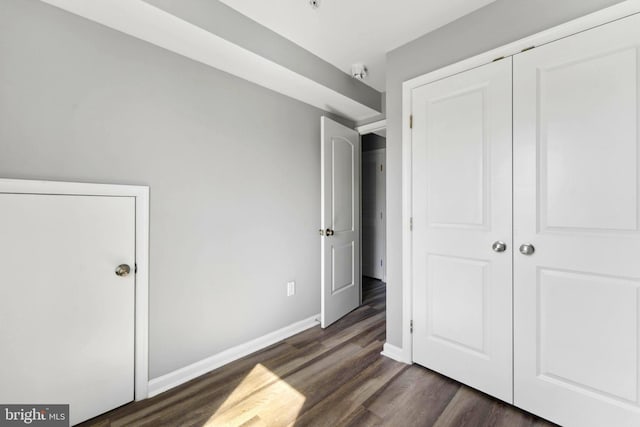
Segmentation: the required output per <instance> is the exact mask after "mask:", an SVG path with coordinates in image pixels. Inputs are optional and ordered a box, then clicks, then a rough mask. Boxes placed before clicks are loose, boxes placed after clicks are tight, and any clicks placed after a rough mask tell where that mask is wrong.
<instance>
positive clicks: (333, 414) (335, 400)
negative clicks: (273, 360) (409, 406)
mask: <svg viewBox="0 0 640 427" xmlns="http://www.w3.org/2000/svg"><path fill="white" fill-rule="evenodd" d="M404 369H407V365H404V364H402V363H399V362H396V361H393V360H391V359H387V358H378V359H377V360H376V361H375V362H373V364H371V365H370V366H369V367H367V368H366V369H365V370H363V371H362V372H361V373H360V374H358V375H356V376H355V377H354V378H352V379H351V380H350V381H348V382H347V383H345V384H344V385H343V386H341V387H340V388H339V389H338V390H336V391H335V392H334V393H332V394H331V395H330V396H329V397H327V398H326V399H324V400H322V401H321V402H320V403H318V404H317V405H315V406H314V407H313V408H311V409H310V410H308V411H306V412H304V413H303V414H302V415H301V416H299V417H298V420H297V421H296V423H295V425H296V426H313V427H322V426H328V427H329V426H337V425H341V424H345V423H348V422H347V421H346V420H347V418H348V415H349V414H351V413H352V412H355V411H357V410H359V408H360V407H362V404H363V403H364V402H366V401H367V400H368V399H369V398H370V397H371V396H373V395H374V394H375V393H377V392H378V391H379V390H380V389H382V388H383V387H384V386H385V385H386V384H387V383H388V382H389V381H390V380H391V379H393V377H395V376H396V375H398V373H400V372H401V371H403V370H404Z"/></svg>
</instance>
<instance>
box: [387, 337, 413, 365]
mask: <svg viewBox="0 0 640 427" xmlns="http://www.w3.org/2000/svg"><path fill="white" fill-rule="evenodd" d="M380 354H382V355H383V356H385V357H388V358H389V359H393V360H395V361H397V362H402V363H406V364H408V365H410V364H411V356H409V355H407V354H405V351H404V350H403V349H402V348H400V347H396V346H395V345H391V344H389V343H388V342H387V343H384V347H382V353H380Z"/></svg>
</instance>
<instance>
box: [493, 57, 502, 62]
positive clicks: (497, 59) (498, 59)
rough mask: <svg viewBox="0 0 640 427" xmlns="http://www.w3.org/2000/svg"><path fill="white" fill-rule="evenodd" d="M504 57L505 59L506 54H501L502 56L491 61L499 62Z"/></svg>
mask: <svg viewBox="0 0 640 427" xmlns="http://www.w3.org/2000/svg"><path fill="white" fill-rule="evenodd" d="M503 59H504V56H501V57H499V58H496V59H494V60H493V61H491V62H498V61H502V60H503Z"/></svg>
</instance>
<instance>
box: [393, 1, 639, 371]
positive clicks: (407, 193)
mask: <svg viewBox="0 0 640 427" xmlns="http://www.w3.org/2000/svg"><path fill="white" fill-rule="evenodd" d="M635 13H640V0H626V1H623V2H621V3H618V4H616V5H614V6H611V7H608V8H605V9H602V10H599V11H597V12H594V13H591V14H589V15H585V16H582V17H580V18H577V19H574V20H572V21H569V22H566V23H564V24H561V25H558V26H556V27H553V28H550V29H548V30H545V31H542V32H540V33H537V34H534V35H532V36H529V37H525V38H523V39H520V40H517V41H515V42H513V43H509V44H507V45H504V46H501V47H498V48H496V49H492V50H489V51H487V52H484V53H481V54H479V55H476V56H473V57H471V58H468V59H465V60H462V61H460V62H457V63H455V64H452V65H448V66H446V67H444V68H440V69H438V70H435V71H432V72H430V73H427V74H424V75H422V76H418V77H415V78H413V79H410V80H407V81H405V82H404V83H403V84H402V278H403V280H402V347H401V349H400V352H398V351H396V352H394V355H395V356H396V357H395V359H396V360H399V361H402V362H405V363H412V361H413V348H412V347H413V343H412V340H411V329H410V322H411V319H412V317H413V314H412V309H411V307H412V301H413V284H412V277H411V258H412V254H411V246H412V241H411V238H412V237H411V215H412V213H411V212H412V205H411V194H412V192H411V189H412V182H411V176H412V169H411V168H412V165H411V147H412V140H411V138H412V136H411V127H410V119H409V117H410V115H411V91H412V90H413V89H415V88H417V87H420V86H423V85H425V84H428V83H432V82H434V81H436V80H440V79H443V78H445V77H449V76H452V75H454V74H458V73H461V72H463V71H467V70H470V69H472V68H476V67H479V66H481V65H484V64H488V63H490V62H492V61H493V60H495V59H497V58H502V57H508V56H512V55H515V54H517V53H520V52H522V50H524V49H527V48H530V47H532V46H540V45H543V44H546V43H550V42H552V41H555V40H558V39H561V38H564V37H568V36H570V35H572V34H576V33H579V32H582V31H585V30H588V29H590V28H593V27H597V26H599V25H603V24H606V23H608V22H611V21H615V20H617V19H621V18H624V17H627V16H629V15H633V14H635ZM385 345H386V344H385Z"/></svg>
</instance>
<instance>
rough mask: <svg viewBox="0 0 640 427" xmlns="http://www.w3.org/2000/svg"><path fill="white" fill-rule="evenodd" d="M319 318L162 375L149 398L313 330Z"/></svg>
mask: <svg viewBox="0 0 640 427" xmlns="http://www.w3.org/2000/svg"><path fill="white" fill-rule="evenodd" d="M319 318H320V315H319V314H316V315H315V316H312V317H309V318H308V319H304V320H301V321H299V322H296V323H293V324H291V325H289V326H285V327H284V328H282V329H279V330H277V331H274V332H271V333H269V334H266V335H263V336H261V337H259V338H256V339H254V340H251V341H249V342H246V343H244V344H240V345H237V346H235V347H232V348H230V349H228V350H225V351H223V352H220V353H218V354H214V355H213V356H210V357H207V358H206V359H203V360H201V361H199V362H196V363H193V364H191V365H189V366H185V367H184V368H180V369H178V370H175V371H173V372H169V373H168V374H165V375H162V376H161V377H158V378H154V379H152V380H150V381H149V396H148V397H153V396H156V395H158V394H160V393H162V392H164V391H167V390H170V389H172V388H174V387H177V386H179V385H180V384H184V383H186V382H187V381H190V380H192V379H194V378H197V377H199V376H201V375H204V374H206V373H207V372H211V371H213V370H214V369H218V368H220V367H221V366H224V365H226V364H227V363H231V362H233V361H234V360H238V359H240V358H242V357H244V356H247V355H249V354H251V353H255V352H256V351H258V350H262V349H263V348H265V347H268V346H270V345H272V344H275V343H277V342H278V341H282V340H284V339H287V338H289V337H291V336H293V335H295V334H297V333H300V332H302V331H305V330H307V329H309V328H312V327H314V326H316V325H318V324H319V323H320V322H319V321H318V319H319Z"/></svg>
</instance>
